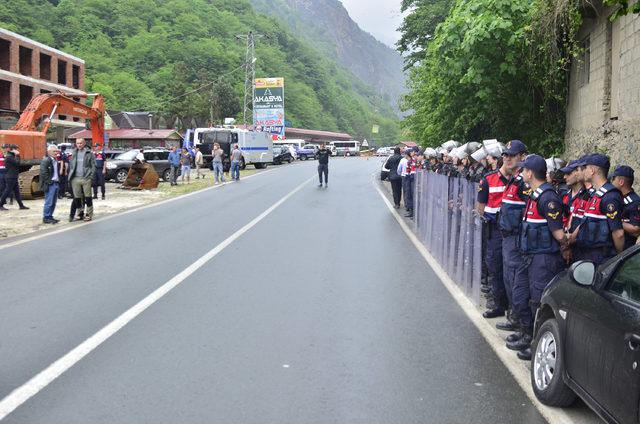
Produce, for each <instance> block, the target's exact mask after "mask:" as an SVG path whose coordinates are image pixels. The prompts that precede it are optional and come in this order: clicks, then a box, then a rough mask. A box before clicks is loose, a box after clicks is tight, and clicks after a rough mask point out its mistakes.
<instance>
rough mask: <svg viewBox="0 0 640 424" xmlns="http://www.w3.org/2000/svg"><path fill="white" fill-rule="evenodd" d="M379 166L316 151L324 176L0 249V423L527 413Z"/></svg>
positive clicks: (302, 166)
mask: <svg viewBox="0 0 640 424" xmlns="http://www.w3.org/2000/svg"><path fill="white" fill-rule="evenodd" d="M379 166H380V164H379V160H376V159H371V160H365V159H361V158H344V159H335V160H332V161H331V164H330V175H329V177H330V184H329V188H318V187H317V180H316V179H315V178H314V175H315V168H316V162H311V161H310V162H301V163H297V164H295V165H292V166H283V167H281V168H278V169H273V170H272V169H271V168H269V170H268V171H267V172H264V173H261V174H258V175H256V176H254V177H252V178H249V179H246V180H243V181H241V182H239V183H233V184H228V185H226V186H223V187H220V188H216V189H209V190H205V191H202V192H199V193H197V194H194V195H191V196H187V197H184V198H180V199H177V200H174V201H170V202H166V203H163V204H159V205H155V206H152V207H148V208H144V209H142V210H139V211H136V212H132V213H127V214H122V215H118V216H114V217H112V218H109V219H106V220H97V221H95V222H92V223H91V224H89V225H83V226H81V227H79V228H74V229H72V230H69V231H64V232H60V233H57V234H52V235H48V236H46V237H43V238H39V239H37V240H32V241H27V242H24V243H21V244H17V245H6V244H5V246H4V247H2V245H0V262H1V264H2V268H3V274H2V279H1V280H0V291H1V293H2V296H1V297H0V376H1V378H0V399H4V400H2V401H1V403H0V417H2V416H4V420H2V421H1V422H2V423H5V422H6V423H23V424H39V423H46V424H55V423H60V424H63V423H64V424H67V423H84V424H89V423H105V424H106V423H109V424H114V423H260V424H264V423H278V424H282V423H296V424H298V423H318V424H326V423H367V424H371V423H381V424H382V423H384V424H387V423H416V424H417V423H476V422H492V423H510V422H515V421H516V420H517V421H518V422H520V423H542V422H544V419H543V418H542V416H541V415H540V414H539V412H538V411H537V409H536V408H535V406H534V405H533V404H532V403H531V401H530V400H529V399H528V397H527V396H526V394H525V393H524V392H523V391H522V390H521V389H520V387H519V386H518V385H517V383H516V382H515V380H514V379H513V378H512V376H511V374H510V373H509V371H508V370H507V369H506V368H505V367H504V366H503V364H502V363H501V362H500V360H499V359H498V357H497V356H496V355H495V353H494V352H493V351H492V350H491V348H490V347H489V345H488V343H487V342H486V341H485V339H484V338H483V337H482V336H481V334H480V333H479V332H478V331H477V329H476V327H475V326H474V325H473V323H472V322H471V321H469V319H468V318H467V316H466V315H465V314H464V313H463V311H462V310H461V309H460V308H459V307H458V306H457V304H456V303H455V302H454V301H453V299H452V298H451V296H450V295H449V293H448V292H447V291H446V289H445V288H444V287H443V286H442V284H441V283H440V281H439V280H438V278H437V277H436V275H435V274H434V272H433V271H432V270H431V269H430V268H429V267H428V266H427V264H426V263H425V261H424V259H423V258H422V257H421V256H420V254H419V253H418V252H417V251H416V249H415V248H414V246H413V245H412V244H411V243H410V242H409V241H408V239H407V237H406V236H405V234H404V233H403V232H402V231H401V230H400V227H399V226H398V223H397V222H396V220H395V218H394V217H393V215H392V214H391V213H390V212H389V210H388V209H387V207H386V206H385V204H384V203H383V201H382V199H381V198H380V196H379V194H378V192H377V191H376V190H375V188H374V185H373V178H374V176H376V177H377V175H375V174H376V172H377V171H379ZM256 218H257V219H256ZM168 288H172V289H171V290H168ZM157 289H160V291H159V292H155V296H152V298H151V299H149V302H148V303H147V304H145V305H144V307H142V306H140V305H138V306H136V305H137V304H138V302H140V301H141V300H143V299H145V298H146V297H147V296H149V295H150V294H152V293H154V291H156V290H157ZM165 289H166V291H163V290H165ZM145 307H146V309H145ZM131 308H132V309H131ZM126 311H129V312H130V314H129V315H125V316H124V317H122V316H121V315H122V314H123V313H125V312H126ZM118 317H120V318H119V321H117V322H116V324H117V325H112V326H111V327H109V328H107V330H106V331H105V332H103V333H99V334H101V335H102V336H103V337H102V339H100V340H99V341H97V342H96V337H97V336H96V333H98V332H99V331H100V330H101V329H103V328H104V327H105V326H107V325H109V324H110V323H112V322H113V321H114V320H115V319H117V318H118ZM77 346H81V348H86V349H85V350H82V349H79V350H76V351H72V350H73V349H74V348H76V347H77ZM58 360H60V361H61V362H58V365H57V366H59V367H62V368H57V366H52V364H54V363H55V362H56V361H58ZM61 369H62V371H61ZM41 372H42V374H40V376H39V377H36V378H35V379H33V380H32V378H34V376H36V375H38V374H39V373H41ZM16 389H18V390H16Z"/></svg>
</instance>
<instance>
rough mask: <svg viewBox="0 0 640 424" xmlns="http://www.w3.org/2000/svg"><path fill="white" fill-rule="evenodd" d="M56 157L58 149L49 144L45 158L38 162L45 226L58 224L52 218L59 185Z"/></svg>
mask: <svg viewBox="0 0 640 424" xmlns="http://www.w3.org/2000/svg"><path fill="white" fill-rule="evenodd" d="M57 156H58V148H57V147H56V146H55V145H54V144H51V145H49V147H48V148H47V156H45V157H44V158H43V159H42V162H40V188H41V189H42V191H43V192H44V211H43V214H42V222H43V223H45V224H57V223H58V222H60V221H59V220H57V219H54V218H53V212H54V211H55V209H56V202H57V200H58V189H59V184H60V172H59V170H58V161H57Z"/></svg>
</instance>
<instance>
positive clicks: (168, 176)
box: [162, 169, 171, 183]
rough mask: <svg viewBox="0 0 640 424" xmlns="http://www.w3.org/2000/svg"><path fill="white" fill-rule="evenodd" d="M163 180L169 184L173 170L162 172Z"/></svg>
mask: <svg viewBox="0 0 640 424" xmlns="http://www.w3.org/2000/svg"><path fill="white" fill-rule="evenodd" d="M162 179H163V180H164V182H165V183H168V182H169V180H170V179H171V170H170V169H165V170H164V171H163V172H162Z"/></svg>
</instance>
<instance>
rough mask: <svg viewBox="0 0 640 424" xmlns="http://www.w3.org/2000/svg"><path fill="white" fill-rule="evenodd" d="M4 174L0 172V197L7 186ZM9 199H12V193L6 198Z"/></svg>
mask: <svg viewBox="0 0 640 424" xmlns="http://www.w3.org/2000/svg"><path fill="white" fill-rule="evenodd" d="M5 174H6V171H5V172H0V196H2V194H3V193H4V189H5V188H6V187H7V184H6V183H5V179H4V177H5ZM8 198H9V199H13V192H11V194H10V195H9V197H8Z"/></svg>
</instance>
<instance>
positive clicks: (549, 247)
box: [519, 183, 562, 254]
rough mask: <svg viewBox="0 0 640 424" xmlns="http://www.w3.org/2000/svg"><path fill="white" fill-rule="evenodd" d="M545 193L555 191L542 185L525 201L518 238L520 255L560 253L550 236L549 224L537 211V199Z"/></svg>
mask: <svg viewBox="0 0 640 424" xmlns="http://www.w3.org/2000/svg"><path fill="white" fill-rule="evenodd" d="M545 191H555V189H554V188H553V186H552V185H551V184H549V183H544V184H542V185H541V186H540V187H538V189H537V190H536V191H534V192H533V193H532V194H531V196H530V197H529V200H528V201H527V205H526V208H525V213H524V216H523V218H522V227H521V228H520V237H519V245H520V250H521V251H522V253H527V254H538V253H557V252H559V251H560V244H559V243H558V242H557V241H556V239H555V238H554V237H553V234H551V230H550V229H549V222H548V221H547V219H546V218H545V217H544V216H542V215H541V214H540V211H539V210H538V199H540V196H541V195H542V193H544V192H545ZM556 212H557V213H558V214H561V213H562V210H560V209H558V211H556ZM552 213H553V212H552Z"/></svg>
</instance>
